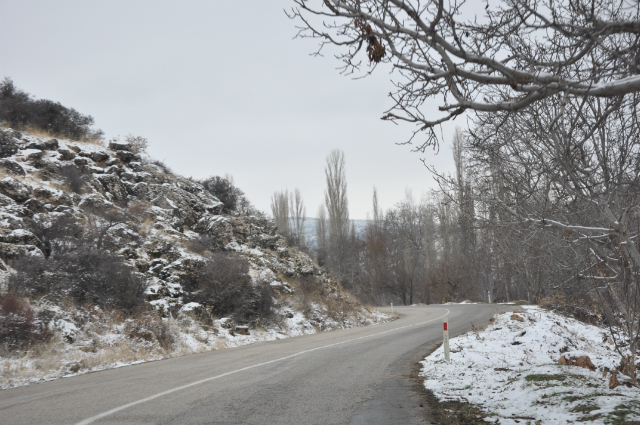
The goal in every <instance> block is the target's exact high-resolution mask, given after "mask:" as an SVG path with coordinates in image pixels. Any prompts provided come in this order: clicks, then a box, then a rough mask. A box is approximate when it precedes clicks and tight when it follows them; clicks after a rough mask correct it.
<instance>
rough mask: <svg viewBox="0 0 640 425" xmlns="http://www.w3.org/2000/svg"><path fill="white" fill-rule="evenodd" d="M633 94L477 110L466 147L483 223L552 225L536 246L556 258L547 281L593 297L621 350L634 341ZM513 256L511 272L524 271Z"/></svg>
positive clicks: (638, 297) (639, 164)
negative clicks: (620, 337)
mask: <svg viewBox="0 0 640 425" xmlns="http://www.w3.org/2000/svg"><path fill="white" fill-rule="evenodd" d="M638 100H639V99H638V96H637V95H628V96H625V97H618V98H612V99H601V98H571V97H570V96H569V95H565V96H563V97H562V98H550V99H547V100H546V101H544V102H539V103H538V104H537V105H536V107H535V108H533V107H532V108H527V109H525V110H523V111H521V113H520V114H518V115H512V114H507V113H502V114H498V116H496V115H495V114H491V115H489V114H478V116H477V118H476V120H475V122H474V126H473V128H472V131H470V133H469V136H470V137H469V139H468V146H467V148H468V151H469V153H470V167H469V169H470V170H471V171H472V172H473V173H474V174H473V177H474V181H475V183H476V188H475V190H476V193H475V195H474V196H476V197H477V199H478V200H479V201H481V202H484V203H488V204H491V205H492V206H493V208H495V209H494V211H495V213H494V214H493V215H491V216H489V217H484V219H488V220H489V221H493V224H494V225H495V224H498V225H506V224H510V225H511V226H513V227H516V228H521V229H523V228H526V226H529V228H530V229H531V232H535V231H536V230H535V229H538V228H543V229H548V230H554V229H556V230H555V232H556V235H557V237H556V238H555V240H553V241H551V240H547V243H546V246H545V247H544V249H545V250H546V251H547V252H548V253H549V252H556V254H557V257H556V258H555V266H554V267H555V270H556V271H557V272H558V274H557V275H556V279H555V280H554V281H555V284H554V287H555V288H556V289H565V290H567V289H568V288H571V291H581V292H584V293H589V292H590V293H592V294H595V295H597V296H598V297H599V298H600V299H601V301H602V302H603V304H606V305H605V311H606V310H607V309H608V310H610V311H613V312H614V314H613V315H611V317H610V318H609V321H610V322H613V323H611V324H612V325H613V324H614V323H615V324H617V325H619V326H621V327H623V328H625V330H626V331H627V335H628V336H629V337H630V342H629V350H630V351H629V353H630V354H628V355H633V354H634V353H635V352H636V350H637V349H638V343H639V338H640V336H639V334H640V253H639V252H638V247H637V237H638V232H639V231H640V214H639V212H640V211H639V207H638V206H639V205H640V143H639V141H640V125H639V122H638V116H639V114H638V112H640V111H638ZM523 235H524V233H523ZM524 240H526V239H523V241H524ZM522 254H523V255H524V257H523V258H522V259H521V260H520V261H519V262H514V263H513V264H514V265H515V264H517V265H518V267H514V266H513V265H512V266H511V267H509V268H510V269H511V270H517V269H518V268H520V269H521V270H522V269H524V270H525V271H530V270H531V269H530V268H529V267H523V264H524V263H525V262H526V261H531V258H529V257H528V256H527V255H526V253H524V252H523V253H522ZM559 277H561V279H560V280H559V281H558V278H559ZM525 278H526V279H529V281H532V280H531V279H530V276H528V277H527V276H526V277H525ZM533 281H535V279H534V280H533ZM625 355H627V354H625Z"/></svg>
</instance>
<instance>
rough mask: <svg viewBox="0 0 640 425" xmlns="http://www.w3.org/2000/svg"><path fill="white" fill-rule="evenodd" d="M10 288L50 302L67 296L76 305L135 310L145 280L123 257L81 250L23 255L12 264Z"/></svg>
mask: <svg viewBox="0 0 640 425" xmlns="http://www.w3.org/2000/svg"><path fill="white" fill-rule="evenodd" d="M14 266H15V269H16V270H17V273H16V274H14V275H12V276H11V277H10V278H9V281H8V286H9V291H11V292H14V293H17V294H20V295H27V296H30V297H47V298H48V299H50V300H52V301H57V300H60V299H64V298H70V299H72V300H73V301H75V302H76V303H77V304H81V305H82V304H95V305H98V306H100V307H102V308H108V307H110V308H116V309H119V310H122V311H125V312H128V313H132V312H134V310H136V308H137V307H139V306H140V305H141V304H142V303H143V301H144V291H145V287H146V285H145V282H144V280H143V279H142V278H141V277H140V276H138V275H136V274H135V273H134V272H133V271H132V270H131V268H130V267H129V266H128V265H127V264H126V263H125V262H124V260H123V259H122V258H121V257H119V256H117V255H115V254H111V253H109V252H106V251H98V250H83V251H78V252H69V253H65V254H59V255H52V256H51V257H50V258H49V259H42V258H37V257H26V258H23V259H21V260H19V261H17V262H16V263H14Z"/></svg>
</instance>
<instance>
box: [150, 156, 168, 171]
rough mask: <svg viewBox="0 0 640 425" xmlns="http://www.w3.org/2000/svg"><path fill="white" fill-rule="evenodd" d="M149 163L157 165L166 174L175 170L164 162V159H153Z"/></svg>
mask: <svg viewBox="0 0 640 425" xmlns="http://www.w3.org/2000/svg"><path fill="white" fill-rule="evenodd" d="M149 164H153V165H157V166H158V167H160V168H161V169H162V171H164V173H165V174H173V170H172V169H171V168H170V167H169V166H168V165H167V164H165V163H164V161H160V160H159V159H152V160H150V161H149Z"/></svg>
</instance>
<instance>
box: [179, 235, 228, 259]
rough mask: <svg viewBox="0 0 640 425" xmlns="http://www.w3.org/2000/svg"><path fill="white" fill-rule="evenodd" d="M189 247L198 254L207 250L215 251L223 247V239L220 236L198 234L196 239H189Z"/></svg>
mask: <svg viewBox="0 0 640 425" xmlns="http://www.w3.org/2000/svg"><path fill="white" fill-rule="evenodd" d="M186 245H187V248H189V250H191V251H193V252H197V253H198V254H202V253H204V252H205V251H211V252H214V251H216V250H219V249H222V241H221V240H220V238H216V237H214V236H209V235H198V237H197V238H196V239H189V240H188V241H187V243H186Z"/></svg>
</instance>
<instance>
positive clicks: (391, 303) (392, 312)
mask: <svg viewBox="0 0 640 425" xmlns="http://www.w3.org/2000/svg"><path fill="white" fill-rule="evenodd" d="M391 314H393V303H391Z"/></svg>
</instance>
